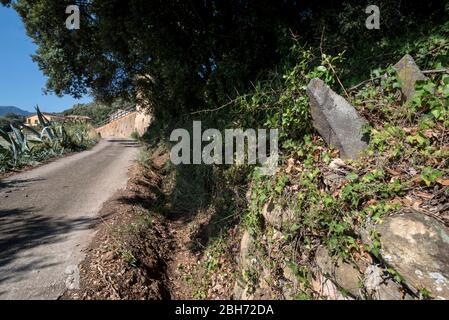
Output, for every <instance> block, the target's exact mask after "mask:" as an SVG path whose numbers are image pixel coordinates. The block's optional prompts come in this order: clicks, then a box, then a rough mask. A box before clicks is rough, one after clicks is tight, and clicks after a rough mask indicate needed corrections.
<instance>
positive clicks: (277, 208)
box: [262, 201, 298, 231]
mask: <svg viewBox="0 0 449 320" xmlns="http://www.w3.org/2000/svg"><path fill="white" fill-rule="evenodd" d="M262 216H263V217H264V218H265V221H266V222H267V223H268V224H269V225H271V226H272V227H274V228H276V229H277V230H284V229H285V230H287V229H288V228H290V227H291V226H292V225H293V224H294V223H295V222H297V220H298V217H297V215H296V214H295V212H294V211H293V210H292V209H291V208H290V207H289V206H287V207H285V208H284V207H282V206H281V205H278V204H275V203H274V202H273V201H268V202H267V203H266V204H265V205H264V207H263V209H262ZM285 230H284V231H285Z"/></svg>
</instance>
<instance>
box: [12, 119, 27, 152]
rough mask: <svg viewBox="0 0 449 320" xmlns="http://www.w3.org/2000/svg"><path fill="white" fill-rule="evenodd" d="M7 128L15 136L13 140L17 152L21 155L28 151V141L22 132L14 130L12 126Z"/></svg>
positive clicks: (17, 129)
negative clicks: (15, 143) (17, 149)
mask: <svg viewBox="0 0 449 320" xmlns="http://www.w3.org/2000/svg"><path fill="white" fill-rule="evenodd" d="M9 126H10V127H11V129H12V131H13V132H14V135H15V138H16V139H15V140H16V142H17V144H18V147H19V150H20V152H21V153H23V152H26V151H29V150H30V149H29V148H28V141H27V138H26V136H25V135H24V134H23V132H22V131H21V130H20V129H19V128H16V127H15V126H13V125H12V124H9Z"/></svg>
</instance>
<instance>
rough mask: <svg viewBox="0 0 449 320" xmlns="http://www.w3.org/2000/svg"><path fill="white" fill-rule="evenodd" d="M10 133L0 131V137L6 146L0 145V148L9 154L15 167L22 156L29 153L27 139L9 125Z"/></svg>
mask: <svg viewBox="0 0 449 320" xmlns="http://www.w3.org/2000/svg"><path fill="white" fill-rule="evenodd" d="M10 126H11V129H12V131H11V132H10V133H6V132H4V131H3V130H0V136H1V137H2V138H3V140H5V143H6V146H2V145H0V148H2V149H3V150H5V151H6V152H7V153H9V154H10V156H11V157H12V159H13V161H14V165H17V163H18V162H19V160H20V158H21V157H22V155H23V154H25V153H26V152H29V151H30V148H29V146H28V139H27V137H26V136H25V135H24V134H23V132H22V131H21V130H20V129H18V128H16V127H15V126H14V125H12V124H10Z"/></svg>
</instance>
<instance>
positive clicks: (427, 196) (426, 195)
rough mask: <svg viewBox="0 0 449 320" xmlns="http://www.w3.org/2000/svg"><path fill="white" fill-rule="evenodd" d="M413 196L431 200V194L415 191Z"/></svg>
mask: <svg viewBox="0 0 449 320" xmlns="http://www.w3.org/2000/svg"><path fill="white" fill-rule="evenodd" d="M415 194H416V195H417V196H418V197H420V198H424V199H428V200H430V199H432V198H433V194H430V193H427V192H423V191H415Z"/></svg>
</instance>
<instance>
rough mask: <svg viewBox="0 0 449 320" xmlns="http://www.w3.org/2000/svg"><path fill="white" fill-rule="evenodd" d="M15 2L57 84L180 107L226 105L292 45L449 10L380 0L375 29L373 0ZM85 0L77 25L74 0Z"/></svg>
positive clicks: (395, 26) (364, 35) (339, 44)
mask: <svg viewBox="0 0 449 320" xmlns="http://www.w3.org/2000/svg"><path fill="white" fill-rule="evenodd" d="M1 2H2V3H3V4H5V5H8V4H11V3H12V4H13V7H14V8H15V10H17V12H18V13H19V14H20V16H21V17H22V18H23V21H24V23H25V26H26V30H27V32H28V35H29V36H30V37H31V38H32V39H33V40H34V42H35V43H36V44H37V45H38V50H37V52H36V54H35V55H34V56H33V59H34V61H36V62H37V64H38V65H39V67H40V69H41V70H42V71H43V72H44V73H45V74H46V75H47V76H48V78H49V80H48V83H47V86H46V88H47V90H50V91H54V92H55V93H56V94H70V95H72V96H75V97H79V96H81V95H83V94H86V93H92V94H93V95H94V96H95V97H97V98H99V99H101V100H111V99H114V98H116V97H125V98H132V97H135V95H136V89H137V88H139V89H140V92H141V93H144V94H145V98H146V101H149V103H150V104H151V105H152V106H153V107H156V108H157V109H158V110H168V111H171V112H176V113H179V111H180V110H183V111H192V110H194V109H196V108H201V107H204V106H205V105H207V104H212V105H217V104H221V103H224V102H226V101H227V100H228V99H229V97H232V96H235V95H237V94H241V93H242V92H245V90H247V89H249V88H250V87H251V83H252V81H254V80H255V79H256V78H257V76H258V75H259V74H260V73H261V72H262V71H264V70H267V69H271V68H273V67H274V66H275V65H276V64H277V63H279V61H280V59H282V57H283V55H284V53H285V52H286V51H287V50H288V48H289V47H290V45H291V41H292V40H291V39H298V38H300V39H301V40H302V44H303V45H313V44H315V45H316V46H318V45H319V44H320V41H322V39H320V38H321V36H322V34H323V33H324V32H326V39H327V42H326V44H325V45H326V46H327V48H328V49H329V50H337V48H338V50H339V51H342V50H347V51H350V52H351V51H352V52H353V53H354V52H356V51H357V45H358V44H360V43H365V46H366V44H367V43H370V42H371V40H372V39H380V38H382V37H384V36H386V35H388V36H390V37H391V36H393V35H394V34H398V33H401V32H404V31H406V30H409V27H410V26H411V25H412V24H414V25H416V23H417V22H419V21H420V19H423V18H426V19H429V17H435V19H438V18H440V19H441V14H442V13H443V12H444V3H443V2H441V1H436V0H434V1H425V2H424V1H419V2H418V1H407V2H406V1H399V0H396V1H386V0H382V1H377V2H378V3H379V6H380V7H381V10H382V11H381V14H382V15H381V19H382V28H381V29H380V30H375V31H372V30H367V29H366V28H364V22H365V19H366V17H367V15H366V14H365V12H364V9H365V7H366V6H367V5H368V4H370V3H369V1H346V2H339V1H329V2H327V3H326V4H323V3H319V4H318V2H317V1H294V0H283V1H271V0H229V1H219V0H189V1H186V0H128V1H123V0H85V1H83V0H78V1H73V0H17V1H11V0H1ZM72 4H76V5H78V6H79V8H80V13H81V21H80V29H79V30H68V29H67V28H66V26H65V21H66V19H67V17H68V14H67V13H66V7H67V6H68V5H72Z"/></svg>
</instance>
